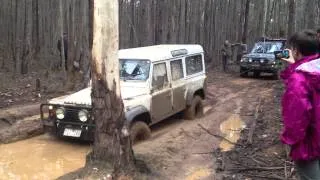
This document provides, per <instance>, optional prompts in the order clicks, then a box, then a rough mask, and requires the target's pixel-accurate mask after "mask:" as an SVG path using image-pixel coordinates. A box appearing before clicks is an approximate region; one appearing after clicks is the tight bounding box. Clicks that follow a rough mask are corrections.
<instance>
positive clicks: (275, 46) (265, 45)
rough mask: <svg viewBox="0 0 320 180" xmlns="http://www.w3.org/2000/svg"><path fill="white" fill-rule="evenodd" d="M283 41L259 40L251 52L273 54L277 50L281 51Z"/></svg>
mask: <svg viewBox="0 0 320 180" xmlns="http://www.w3.org/2000/svg"><path fill="white" fill-rule="evenodd" d="M282 46H283V44H282V42H258V43H256V44H255V45H254V47H253V49H252V51H251V53H267V54H273V53H274V52H275V51H281V49H282Z"/></svg>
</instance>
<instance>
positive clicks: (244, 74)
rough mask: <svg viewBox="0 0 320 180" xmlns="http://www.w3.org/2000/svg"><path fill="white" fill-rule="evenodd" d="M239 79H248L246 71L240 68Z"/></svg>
mask: <svg viewBox="0 0 320 180" xmlns="http://www.w3.org/2000/svg"><path fill="white" fill-rule="evenodd" d="M240 77H248V70H246V69H244V68H241V67H240Z"/></svg>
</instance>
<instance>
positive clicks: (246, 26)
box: [242, 0, 250, 44]
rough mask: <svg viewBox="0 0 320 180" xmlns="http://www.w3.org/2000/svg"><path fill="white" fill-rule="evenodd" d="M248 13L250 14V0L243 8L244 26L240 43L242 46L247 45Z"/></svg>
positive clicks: (247, 0)
mask: <svg viewBox="0 0 320 180" xmlns="http://www.w3.org/2000/svg"><path fill="white" fill-rule="evenodd" d="M249 12H250V0H246V7H245V13H244V26H243V34H242V43H244V44H245V43H247V35H248V23H249Z"/></svg>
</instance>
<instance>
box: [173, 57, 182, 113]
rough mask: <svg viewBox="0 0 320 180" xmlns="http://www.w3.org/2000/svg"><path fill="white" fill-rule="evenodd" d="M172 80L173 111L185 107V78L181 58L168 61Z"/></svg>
mask: <svg viewBox="0 0 320 180" xmlns="http://www.w3.org/2000/svg"><path fill="white" fill-rule="evenodd" d="M170 70H171V81H172V86H171V87H172V96H173V97H172V105H173V111H174V112H179V111H181V110H183V109H185V108H186V80H185V78H184V69H183V63H182V59H176V60H172V61H170Z"/></svg>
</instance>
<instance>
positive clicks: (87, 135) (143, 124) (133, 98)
mask: <svg viewBox="0 0 320 180" xmlns="http://www.w3.org/2000/svg"><path fill="white" fill-rule="evenodd" d="M119 65H120V72H119V73H120V87H121V95H122V99H123V102H124V105H125V109H124V111H125V117H126V121H128V122H130V127H131V129H130V130H131V139H132V140H133V141H134V142H135V141H137V140H144V139H146V138H148V137H150V135H151V133H150V128H149V126H150V125H152V124H155V123H157V122H159V121H161V120H164V119H166V118H168V117H169V116H172V115H174V114H176V113H178V112H182V111H183V113H184V115H185V118H187V119H195V118H196V117H198V116H201V115H202V114H203V104H202V100H203V99H204V98H205V89H206V73H205V63H204V51H203V48H202V47H201V46H200V45H156V46H149V47H140V48H133V49H123V50H120V51H119ZM44 106H48V109H49V115H48V118H44V111H43V107H44ZM40 109H41V119H42V120H43V124H44V126H45V129H47V130H49V131H51V132H53V133H55V134H56V135H57V136H59V137H71V138H79V139H83V140H93V139H94V138H93V135H94V129H95V124H94V120H92V119H91V118H90V117H91V116H90V113H91V87H89V88H86V89H83V90H81V91H79V92H76V93H74V94H71V95H68V96H63V97H59V98H55V99H52V100H50V101H48V103H46V104H42V105H41V108H40Z"/></svg>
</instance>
